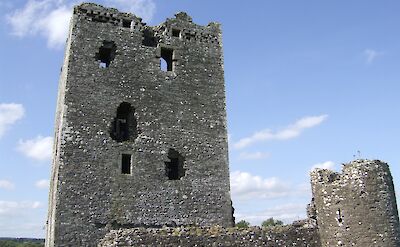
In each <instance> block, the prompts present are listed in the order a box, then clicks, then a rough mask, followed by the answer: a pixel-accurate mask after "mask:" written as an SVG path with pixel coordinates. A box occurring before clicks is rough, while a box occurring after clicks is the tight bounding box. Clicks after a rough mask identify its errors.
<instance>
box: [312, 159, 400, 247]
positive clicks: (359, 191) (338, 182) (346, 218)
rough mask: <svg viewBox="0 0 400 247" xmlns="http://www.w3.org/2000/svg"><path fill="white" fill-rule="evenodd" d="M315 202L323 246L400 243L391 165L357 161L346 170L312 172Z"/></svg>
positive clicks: (345, 166)
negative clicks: (340, 171)
mask: <svg viewBox="0 0 400 247" xmlns="http://www.w3.org/2000/svg"><path fill="white" fill-rule="evenodd" d="M311 183H312V191H313V202H312V203H311V207H310V209H311V210H309V211H311V212H310V216H311V217H312V218H315V219H316V220H317V224H318V228H319V234H320V238H321V243H322V246H382V247H384V246H385V247H395V246H400V232H399V231H400V228H399V217H398V212H397V204H396V197H395V193H394V187H393V181H392V176H391V174H390V171H389V166H388V165H387V164H386V163H383V162H381V161H379V160H373V161H371V160H355V161H353V162H351V163H348V164H345V165H344V166H343V171H342V173H336V172H332V171H329V170H324V169H318V170H315V171H313V172H312V173H311Z"/></svg>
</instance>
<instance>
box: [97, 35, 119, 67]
mask: <svg viewBox="0 0 400 247" xmlns="http://www.w3.org/2000/svg"><path fill="white" fill-rule="evenodd" d="M116 50H117V47H116V45H115V44H114V42H112V41H103V45H102V46H101V47H100V48H99V52H98V53H96V60H97V61H98V62H99V68H108V67H109V66H110V64H111V62H112V61H113V60H114V58H115V51H116Z"/></svg>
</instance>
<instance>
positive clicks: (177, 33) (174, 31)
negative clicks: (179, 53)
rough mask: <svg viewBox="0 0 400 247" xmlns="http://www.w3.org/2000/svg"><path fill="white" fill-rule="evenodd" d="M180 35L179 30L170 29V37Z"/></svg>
mask: <svg viewBox="0 0 400 247" xmlns="http://www.w3.org/2000/svg"><path fill="white" fill-rule="evenodd" d="M180 36H181V30H179V29H172V37H178V38H179V37H180Z"/></svg>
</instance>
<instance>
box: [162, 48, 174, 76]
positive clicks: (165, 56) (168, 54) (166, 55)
mask: <svg viewBox="0 0 400 247" xmlns="http://www.w3.org/2000/svg"><path fill="white" fill-rule="evenodd" d="M173 54H174V51H173V50H172V49H167V48H163V47H161V57H160V68H161V70H163V71H172V68H173V61H172V57H173ZM163 60H164V61H163ZM163 63H164V64H166V65H164V68H163Z"/></svg>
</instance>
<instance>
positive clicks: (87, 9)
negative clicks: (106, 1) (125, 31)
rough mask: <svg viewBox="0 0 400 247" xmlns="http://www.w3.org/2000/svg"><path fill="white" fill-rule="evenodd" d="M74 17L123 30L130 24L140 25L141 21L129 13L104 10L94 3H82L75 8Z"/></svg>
mask: <svg viewBox="0 0 400 247" xmlns="http://www.w3.org/2000/svg"><path fill="white" fill-rule="evenodd" d="M74 15H75V16H79V17H83V18H85V19H86V20H88V21H94V22H100V23H111V24H112V25H115V26H120V27H125V28H130V27H131V22H135V23H136V22H138V23H141V20H142V19H141V18H137V17H136V16H134V15H133V14H131V13H124V12H120V11H118V9H115V8H105V7H103V6H101V5H99V4H95V3H82V4H80V5H77V6H75V7H74Z"/></svg>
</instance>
